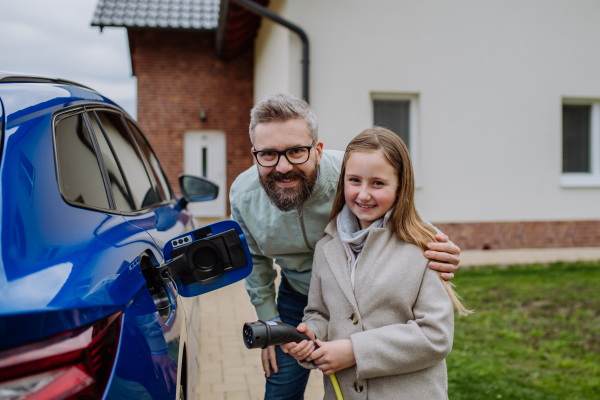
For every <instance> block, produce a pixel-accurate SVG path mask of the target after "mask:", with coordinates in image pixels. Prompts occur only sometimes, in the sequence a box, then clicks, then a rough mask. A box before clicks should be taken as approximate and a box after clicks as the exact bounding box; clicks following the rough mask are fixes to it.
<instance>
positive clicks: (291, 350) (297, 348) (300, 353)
mask: <svg viewBox="0 0 600 400" xmlns="http://www.w3.org/2000/svg"><path fill="white" fill-rule="evenodd" d="M296 329H297V330H298V332H302V333H304V334H305V335H307V336H308V337H309V338H311V339H312V340H313V341H314V340H315V334H314V333H313V331H311V330H310V329H309V328H308V326H306V324H305V323H301V324H300V325H298V327H297V328H296ZM313 341H310V342H309V341H307V340H303V341H301V342H300V343H295V342H291V343H286V344H282V345H281V346H280V347H281V350H282V351H283V352H284V353H288V354H289V355H291V356H292V357H294V358H295V359H296V360H304V359H305V358H306V357H308V356H309V355H310V354H311V353H312V352H313V350H314V349H315V345H314V343H313ZM309 361H310V360H309Z"/></svg>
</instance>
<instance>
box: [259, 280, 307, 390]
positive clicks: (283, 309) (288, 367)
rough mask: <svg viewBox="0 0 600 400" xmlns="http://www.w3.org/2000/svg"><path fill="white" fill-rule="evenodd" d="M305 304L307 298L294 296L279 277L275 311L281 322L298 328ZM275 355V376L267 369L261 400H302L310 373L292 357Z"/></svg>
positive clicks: (287, 283) (281, 352) (282, 354)
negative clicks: (268, 374) (263, 393)
mask: <svg viewBox="0 0 600 400" xmlns="http://www.w3.org/2000/svg"><path fill="white" fill-rule="evenodd" d="M307 303H308V296H304V295H303V294H300V293H298V292H296V291H295V290H294V289H293V288H292V287H291V286H290V284H289V282H288V281H287V279H286V278H285V276H283V274H282V276H281V285H280V286H279V294H278V296H277V311H279V316H280V317H281V320H282V321H283V322H285V323H286V324H290V325H292V326H294V327H295V326H298V324H299V323H300V322H302V317H303V316H304V308H306V304H307ZM275 352H276V354H277V367H278V368H279V372H278V373H275V371H273V368H271V377H269V378H267V385H266V389H265V400H278V399H281V400H284V399H286V400H303V399H304V390H305V389H306V384H307V382H308V376H309V374H310V370H308V369H304V368H302V367H301V366H300V364H298V361H296V360H295V359H294V357H292V356H290V355H289V354H285V353H284V352H283V351H281V348H280V347H279V346H276V347H275Z"/></svg>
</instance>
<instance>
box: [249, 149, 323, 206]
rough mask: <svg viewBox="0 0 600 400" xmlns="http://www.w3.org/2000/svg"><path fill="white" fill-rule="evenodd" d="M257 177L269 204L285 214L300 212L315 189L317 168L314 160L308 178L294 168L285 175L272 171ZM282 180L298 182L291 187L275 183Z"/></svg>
mask: <svg viewBox="0 0 600 400" xmlns="http://www.w3.org/2000/svg"><path fill="white" fill-rule="evenodd" d="M258 175H259V177H260V184H261V186H262V187H263V189H264V190H265V192H266V193H267V196H268V197H269V200H271V204H273V205H274V206H275V207H277V208H279V209H280V210H281V211H284V212H285V211H291V210H300V209H301V208H302V205H304V202H306V200H308V198H309V197H310V195H311V194H312V192H313V190H314V188H315V183H316V182H317V177H318V175H319V168H318V166H317V162H316V160H315V167H314V168H313V170H312V171H311V172H310V173H309V175H308V176H307V175H306V174H305V173H304V172H303V171H301V170H298V169H296V168H294V169H292V170H291V171H290V172H288V173H286V174H282V173H281V172H277V171H276V170H274V171H273V172H271V173H270V174H269V175H267V176H262V175H261V174H260V173H259V174H258ZM284 179H285V180H287V179H291V180H296V179H298V180H300V182H299V183H298V184H297V185H296V186H293V187H280V186H279V185H278V184H277V181H282V180H284Z"/></svg>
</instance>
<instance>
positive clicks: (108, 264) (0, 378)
mask: <svg viewBox="0 0 600 400" xmlns="http://www.w3.org/2000/svg"><path fill="white" fill-rule="evenodd" d="M0 146H1V148H0V157H1V158H0V398H1V399H7V400H13V399H14V400H16V399H21V398H27V399H55V400H59V399H75V398H77V399H104V398H109V399H175V398H177V399H186V398H189V399H194V398H195V393H194V389H195V387H196V379H197V377H198V373H199V371H198V365H199V364H198V360H197V353H198V343H199V337H198V334H199V322H198V321H199V316H198V312H199V308H198V298H197V297H195V296H198V295H199V294H202V293H205V292H208V291H211V290H215V289H218V288H220V287H222V286H225V285H228V284H230V283H233V282H235V281H238V280H240V279H243V278H244V277H245V276H247V275H248V273H249V272H250V270H251V269H252V263H251V261H250V256H249V253H248V247H247V245H246V242H245V239H244V237H243V234H242V231H241V229H240V228H239V226H238V225H237V224H235V223H234V222H233V221H223V222H219V223H217V224H214V225H211V226H208V227H203V228H200V229H194V228H195V226H194V224H193V219H192V218H191V217H190V216H189V214H188V213H187V212H186V210H185V207H186V204H187V203H188V202H189V201H203V200H211V199H214V198H215V197H216V196H217V194H218V188H217V187H216V186H215V185H213V184H211V183H210V182H208V181H206V180H203V179H202V178H197V177H193V176H181V177H180V179H179V184H180V187H181V192H182V193H183V197H180V198H179V197H177V196H175V194H174V192H173V190H172V188H171V187H170V186H169V182H168V180H167V179H166V176H165V174H164V172H163V170H162V168H161V166H160V163H159V162H158V159H157V158H156V156H155V154H154V152H153V151H152V149H151V147H150V145H149V144H148V142H147V140H146V139H145V138H144V135H143V134H142V132H141V131H140V129H139V127H138V126H137V124H136V123H135V122H134V121H133V120H132V119H131V118H130V117H129V116H128V115H127V113H126V112H125V111H124V110H123V109H122V108H120V107H119V106H117V105H116V104H115V103H113V102H112V101H110V100H109V99H107V98H105V97H104V96H102V95H100V94H99V93H97V92H96V91H94V90H92V89H90V88H87V87H85V86H82V85H79V84H76V83H74V82H70V81H66V80H61V79H51V78H44V77H34V76H23V75H15V74H7V73H0Z"/></svg>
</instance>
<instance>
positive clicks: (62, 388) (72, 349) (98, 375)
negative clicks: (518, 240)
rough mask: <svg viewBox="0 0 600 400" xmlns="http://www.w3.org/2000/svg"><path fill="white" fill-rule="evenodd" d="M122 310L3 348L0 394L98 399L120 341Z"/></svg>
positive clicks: (0, 399)
mask: <svg viewBox="0 0 600 400" xmlns="http://www.w3.org/2000/svg"><path fill="white" fill-rule="evenodd" d="M122 317H123V315H122V313H121V312H117V313H114V314H111V315H109V316H108V317H106V318H103V319H101V320H99V321H96V322H94V323H92V324H90V325H86V326H83V327H80V328H77V329H74V330H71V331H67V332H63V333H61V334H59V335H56V336H53V337H50V338H47V339H44V340H40V341H37V342H34V343H30V344H27V345H24V346H20V347H17V348H13V349H10V350H5V351H3V352H1V353H0V400H17V399H27V400H50V399H52V400H62V399H77V398H87V399H90V398H92V399H99V398H101V397H102V394H103V393H104V389H105V388H106V384H107V383H108V379H109V377H110V373H111V371H112V367H113V364H114V361H115V356H116V353H117V347H118V345H119V336H120V334H121V320H122Z"/></svg>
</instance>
